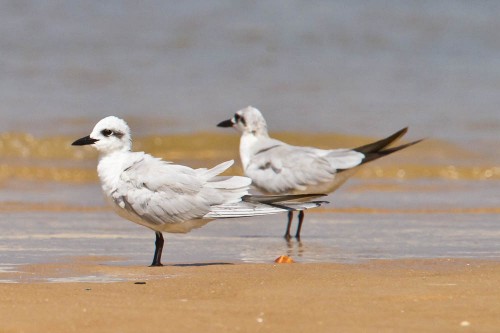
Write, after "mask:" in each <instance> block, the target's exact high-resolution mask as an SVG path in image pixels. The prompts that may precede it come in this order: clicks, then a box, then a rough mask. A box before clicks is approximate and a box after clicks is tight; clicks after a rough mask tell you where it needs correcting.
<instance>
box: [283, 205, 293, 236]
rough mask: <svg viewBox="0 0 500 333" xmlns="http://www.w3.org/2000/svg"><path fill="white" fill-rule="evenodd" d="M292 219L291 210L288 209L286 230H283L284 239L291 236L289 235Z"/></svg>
mask: <svg viewBox="0 0 500 333" xmlns="http://www.w3.org/2000/svg"><path fill="white" fill-rule="evenodd" d="M292 220H293V212H292V211H289V212H288V224H287V225H286V231H285V236H283V237H285V239H286V240H290V238H292V236H290V227H291V226H292Z"/></svg>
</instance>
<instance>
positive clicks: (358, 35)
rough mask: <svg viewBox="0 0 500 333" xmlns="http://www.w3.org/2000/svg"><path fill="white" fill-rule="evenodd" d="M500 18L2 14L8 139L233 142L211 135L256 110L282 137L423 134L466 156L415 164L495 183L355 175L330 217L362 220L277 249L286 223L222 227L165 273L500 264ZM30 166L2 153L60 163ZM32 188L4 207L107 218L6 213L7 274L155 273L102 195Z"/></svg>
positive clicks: (224, 7) (410, 4)
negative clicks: (103, 135) (72, 260)
mask: <svg viewBox="0 0 500 333" xmlns="http://www.w3.org/2000/svg"><path fill="white" fill-rule="evenodd" d="M499 16H500V3H499V2H496V1H474V2H472V1H451V0H445V1H372V2H367V1H349V2H345V1H343V2H341V1H315V2H309V1H298V0H291V1H177V2H174V1H165V2H163V1H141V2H136V1H105V2H91V1H81V0H80V1H79V0H73V1H66V2H60V1H51V0H47V1H35V0H27V1H2V2H0V59H1V60H0V62H1V64H0V115H1V119H0V132H2V133H5V132H22V133H26V134H32V135H34V137H31V136H30V137H29V140H35V141H36V140H37V138H40V137H51V136H54V135H65V136H66V137H74V139H76V138H79V137H81V136H84V135H86V134H88V133H89V132H90V130H91V128H92V127H93V125H94V124H95V123H96V122H97V121H98V120H99V119H100V118H101V117H103V116H106V115H110V114H114V115H118V116H121V117H123V118H125V119H126V120H128V121H129V123H130V124H131V126H132V131H133V134H134V135H135V136H136V137H137V136H144V135H154V134H158V135H166V134H170V133H179V132H182V133H193V132H198V131H222V130H221V129H217V128H215V124H217V123H218V122H219V121H221V120H224V119H226V118H228V117H229V116H231V115H232V114H233V113H234V112H235V111H236V110H238V109H240V108H242V107H245V106H247V105H250V104H251V105H253V106H255V107H257V108H259V109H261V111H262V112H263V113H264V115H265V116H266V118H267V120H268V124H269V128H270V129H271V130H273V131H300V132H304V133H312V132H326V133H342V134H352V135H356V136H360V135H366V136H370V137H382V136H385V135H388V134H390V133H392V132H394V131H395V130H398V129H399V128H401V127H403V126H410V133H409V138H410V139H417V138H421V137H427V138H430V139H431V140H435V139H438V140H443V141H444V142H445V143H446V144H449V145H450V147H452V149H455V148H456V149H459V148H460V149H462V148H463V149H464V150H463V151H461V152H460V153H459V154H456V153H453V154H448V155H447V154H444V155H442V156H441V155H439V151H438V152H437V153H436V151H434V152H433V155H432V156H433V157H431V158H429V157H428V156H425V152H422V151H420V153H419V154H421V157H420V156H416V153H414V154H413V155H411V159H412V161H415V160H417V161H419V160H422V161H425V162H422V163H428V164H429V165H432V164H433V163H437V164H439V165H442V166H447V165H450V166H454V165H459V166H460V165H462V164H465V165H467V166H469V167H473V166H478V167H481V168H494V167H495V166H496V167H497V169H491V170H496V171H491V172H493V173H494V172H496V176H495V177H494V179H493V180H477V178H474V177H472V179H473V180H471V177H464V178H461V179H456V180H453V179H452V178H453V177H448V176H443V177H442V178H439V179H426V178H425V177H424V176H422V177H417V179H404V178H403V179H390V177H389V179H382V180H377V179H374V178H369V179H363V178H362V179H355V180H353V181H350V182H348V183H347V184H346V185H345V186H344V188H343V189H341V190H340V191H339V192H337V193H334V194H332V195H330V196H329V197H328V200H330V201H331V204H330V205H329V206H328V207H330V208H340V209H343V208H344V209H354V210H355V209H357V208H361V209H360V210H359V211H358V212H355V213H345V212H344V213H342V212H340V213H331V212H328V213H312V214H308V215H307V218H306V222H305V226H304V231H303V240H302V243H301V244H299V243H298V242H295V241H294V242H292V243H291V244H287V243H286V242H285V241H284V240H283V239H282V238H281V235H282V233H283V231H284V227H285V216H274V217H265V218H261V219H247V220H243V219H241V220H231V221H215V222H213V223H211V224H209V225H208V226H207V227H205V228H203V229H200V230H196V231H194V232H192V233H190V234H188V235H167V236H166V246H165V255H164V261H165V262H171V263H179V262H191V263H193V262H194V263H195V262H226V261H227V262H271V261H272V260H273V259H275V258H276V257H277V256H279V255H282V254H290V255H292V257H294V258H295V259H296V260H297V261H301V262H332V261H334V262H354V261H358V260H364V259H371V258H378V259H384V258H388V259H395V258H408V257H413V258H420V257H431V258H432V257H469V258H483V259H491V258H496V259H498V258H499V257H500V249H499V245H498V244H500V242H499V240H500V235H499V228H498V223H499V218H498V216H499V215H498V210H497V209H496V208H498V207H499V206H500V199H499V196H498V162H499V161H500V157H499V154H498V147H499V144H500V112H499V106H500V94H499V91H500V57H499V56H498V55H499V54H500V20H499V19H498V18H499ZM235 135H236V134H235ZM305 135H307V134H305ZM66 137H65V138H66ZM6 140H7V139H6ZM16 140H17V139H15V140H14V141H15V142H14V146H13V147H14V149H15V147H16V146H15V145H16V144H18V141H16ZM64 140H66V139H64ZM2 144H3V143H2ZM23 144H24V143H22V144H20V149H21V148H23V149H24V146H23ZM0 148H1V147H0ZM10 149H12V147H11V148H10ZM234 152H235V154H236V153H237V148H236V147H234ZM469 153H470V154H469ZM21 155H22V154H21ZM67 155H68V156H69V154H67ZM166 155H167V156H168V153H166ZM449 156H454V157H456V159H454V160H446V158H448V157H449ZM457 156H458V157H457ZM30 158H31V157H29V156H28V157H26V159H23V157H22V156H21V157H19V156H17V157H16V158H7V157H4V156H0V167H2V168H3V169H2V170H0V171H2V172H4V169H5V170H7V171H5V172H4V173H3V174H10V173H12V174H14V175H18V174H19V173H15V172H12V171H10V170H11V169H12V168H15V167H16V166H18V165H19V166H23V167H24V166H26V165H33V164H35V165H42V166H43V167H47V166H48V167H60V166H61V165H62V164H63V163H65V162H64V161H60V160H56V161H49V160H42V161H41V162H40V161H38V160H36V156H35V157H34V159H35V162H33V160H30ZM72 158H73V157H72ZM234 158H237V156H236V155H235V156H234ZM391 158H392V157H391ZM391 161H392V162H391V163H388V164H385V165H391V164H394V163H401V165H404V163H405V161H404V160H403V159H398V158H395V159H393V160H391ZM436 161H437V162H436ZM78 163H80V162H79V160H78V159H76V160H75V159H74V158H73V160H71V161H70V162H69V163H68V164H69V165H71V166H74V165H76V164H78ZM377 163H378V162H377ZM412 163H413V162H412ZM81 164H82V166H89V165H91V167H92V168H94V166H95V162H94V161H93V160H89V159H86V160H85V159H84V160H82V161H81ZM419 167H420V166H419ZM9 168H10V169H9ZM487 172H490V171H487ZM3 174H2V175H3ZM21 174H22V175H21V176H19V177H20V179H17V178H16V177H18V176H16V177H14V176H11V178H12V179H4V178H1V179H0V202H1V203H2V204H3V203H14V204H21V205H22V204H26V205H29V204H31V203H36V204H47V205H49V206H50V205H51V204H54V203H56V204H64V205H68V206H82V207H93V208H95V207H98V208H99V209H98V210H96V211H94V212H85V211H83V210H82V211H65V210H64V209H63V211H61V212H58V211H46V210H44V209H40V208H39V207H38V208H36V209H33V210H29V209H24V210H21V211H16V210H15V209H11V208H7V209H3V210H2V211H1V213H0V264H1V265H3V267H5V268H6V269H9V267H12V265H18V264H29V263H38V262H52V261H60V260H65V258H68V257H74V256H82V255H110V256H118V257H121V258H123V260H124V262H122V264H138V265H143V264H144V265H145V264H148V263H149V262H150V260H151V256H152V253H153V247H154V244H153V238H154V235H153V234H152V232H151V231H149V230H147V229H145V228H141V227H139V226H136V225H134V224H132V223H130V222H127V221H123V220H121V219H120V218H119V217H117V216H115V215H114V214H113V213H112V212H110V211H106V210H104V209H103V207H104V200H103V199H102V196H101V194H100V190H99V186H98V184H97V183H95V182H87V183H85V184H83V185H82V184H73V183H65V182H57V181H30V177H29V175H26V174H25V173H21ZM41 178H43V177H41ZM384 181H386V182H388V184H380V182H382V183H383V182H384ZM386 185H387V186H386ZM370 188H372V189H373V190H370ZM388 188H389V190H387V189H388ZM360 189H361V190H360ZM362 208H370V209H372V208H373V209H375V210H387V211H388V212H387V211H385V212H383V213H368V212H367V213H363V209H362ZM461 209H462V210H463V211H461ZM475 210H476V211H475ZM391 212H392V213H391Z"/></svg>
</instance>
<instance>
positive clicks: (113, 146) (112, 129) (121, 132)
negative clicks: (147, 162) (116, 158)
mask: <svg viewBox="0 0 500 333" xmlns="http://www.w3.org/2000/svg"><path fill="white" fill-rule="evenodd" d="M72 145H73V146H83V145H92V146H94V147H95V148H96V149H97V151H99V152H100V153H102V154H109V153H113V152H116V151H129V150H130V149H131V148H132V137H131V136H130V128H129V127H128V125H127V123H126V122H125V121H124V120H123V119H120V118H118V117H115V116H109V117H106V118H104V119H101V120H100V121H99V122H98V123H97V124H96V125H95V126H94V129H93V130H92V133H90V135H88V136H86V137H83V138H81V139H78V140H76V141H75V142H73V143H72Z"/></svg>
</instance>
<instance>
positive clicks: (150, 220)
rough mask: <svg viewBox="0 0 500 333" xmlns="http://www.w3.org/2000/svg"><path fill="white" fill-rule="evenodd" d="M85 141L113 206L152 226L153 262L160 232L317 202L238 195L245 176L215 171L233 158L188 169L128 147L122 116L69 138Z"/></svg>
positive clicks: (246, 181) (245, 187)
mask: <svg viewBox="0 0 500 333" xmlns="http://www.w3.org/2000/svg"><path fill="white" fill-rule="evenodd" d="M87 144H90V145H93V146H94V147H95V148H96V149H97V150H98V152H99V163H98V166H97V172H98V175H99V179H100V181H101V186H102V190H103V192H104V194H105V196H106V198H107V200H108V201H109V202H110V204H111V206H112V207H113V209H114V210H115V211H116V212H117V213H118V214H119V215H120V216H122V217H124V218H126V219H128V220H130V221H132V222H135V223H138V224H140V225H143V226H145V227H147V228H150V229H152V230H154V231H155V232H156V238H157V247H156V251H155V257H154V259H153V264H152V265H153V266H159V265H161V261H160V260H161V249H162V246H163V236H162V234H161V233H162V232H170V233H186V232H189V231H190V230H192V229H194V228H199V227H201V226H203V225H205V224H206V223H208V222H209V221H211V220H213V219H215V218H224V217H242V216H257V215H264V214H274V213H280V212H287V211H289V210H301V209H307V208H312V207H317V206H318V205H320V202H310V203H295V204H291V205H289V206H287V205H285V206H281V207H277V206H273V205H268V204H264V203H260V202H257V201H252V200H247V201H249V202H245V201H242V198H244V199H247V198H250V197H248V189H249V186H250V184H251V179H249V178H247V177H239V176H234V177H222V176H219V174H220V173H222V172H224V171H225V170H226V169H227V168H229V167H230V166H231V165H232V164H233V161H227V162H224V163H221V164H219V165H217V166H215V167H214V168H212V169H205V168H201V169H192V168H189V167H187V166H182V165H177V164H173V163H170V162H167V161H163V160H161V159H159V158H155V157H153V156H151V155H148V154H146V153H144V152H131V146H132V140H131V135H130V129H129V127H128V125H127V123H126V122H125V121H124V120H122V119H119V118H117V117H114V116H110V117H106V118H104V119H102V120H101V121H99V122H98V123H97V124H96V125H95V127H94V129H93V131H92V133H91V134H90V135H89V136H87V137H84V138H81V139H79V140H77V141H75V142H74V143H73V145H87ZM288 198H289V197H287V199H288ZM292 199H293V197H292ZM284 200H286V199H284ZM280 201H283V200H280ZM159 243H161V244H159Z"/></svg>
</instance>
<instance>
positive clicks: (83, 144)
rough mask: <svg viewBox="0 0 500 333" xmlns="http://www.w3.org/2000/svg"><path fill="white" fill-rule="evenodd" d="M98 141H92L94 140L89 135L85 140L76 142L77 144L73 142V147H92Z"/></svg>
mask: <svg viewBox="0 0 500 333" xmlns="http://www.w3.org/2000/svg"><path fill="white" fill-rule="evenodd" d="M97 141H99V140H97V139H92V138H91V137H90V135H87V136H86V137H84V138H81V139H78V140H76V141H75V142H73V143H72V144H71V145H72V146H85V145H91V144H94V143H96V142H97Z"/></svg>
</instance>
